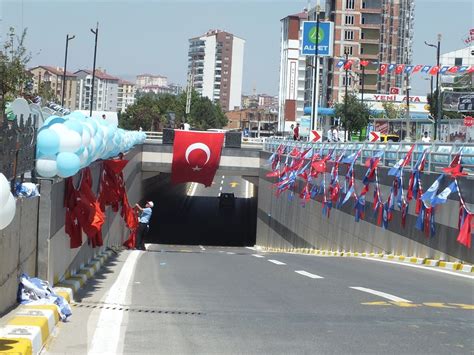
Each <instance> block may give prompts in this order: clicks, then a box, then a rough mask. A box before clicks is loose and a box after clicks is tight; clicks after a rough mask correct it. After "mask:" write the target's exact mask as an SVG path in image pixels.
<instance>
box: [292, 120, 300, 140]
mask: <svg viewBox="0 0 474 355" xmlns="http://www.w3.org/2000/svg"><path fill="white" fill-rule="evenodd" d="M293 140H294V141H299V140H300V124H299V123H297V124H296V127H295V128H294V129H293Z"/></svg>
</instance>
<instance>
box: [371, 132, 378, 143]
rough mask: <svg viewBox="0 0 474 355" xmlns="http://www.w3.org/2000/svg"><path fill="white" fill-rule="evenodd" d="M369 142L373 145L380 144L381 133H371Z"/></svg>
mask: <svg viewBox="0 0 474 355" xmlns="http://www.w3.org/2000/svg"><path fill="white" fill-rule="evenodd" d="M369 141H370V142H371V143H373V142H379V141H380V132H375V131H372V132H370V133H369Z"/></svg>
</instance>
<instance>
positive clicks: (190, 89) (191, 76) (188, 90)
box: [184, 66, 194, 122]
mask: <svg viewBox="0 0 474 355" xmlns="http://www.w3.org/2000/svg"><path fill="white" fill-rule="evenodd" d="M193 85H194V66H193V67H192V68H191V71H190V72H189V74H188V86H187V87H186V111H185V115H184V121H185V122H187V118H188V115H189V113H190V112H191V98H192V94H193Z"/></svg>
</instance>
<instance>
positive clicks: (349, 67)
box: [344, 59, 354, 70]
mask: <svg viewBox="0 0 474 355" xmlns="http://www.w3.org/2000/svg"><path fill="white" fill-rule="evenodd" d="M353 62H354V61H353V60H351V59H349V60H348V61H347V62H346V64H344V69H346V70H349V69H351V68H352V63H353Z"/></svg>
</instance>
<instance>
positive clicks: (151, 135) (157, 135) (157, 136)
mask: <svg viewBox="0 0 474 355" xmlns="http://www.w3.org/2000/svg"><path fill="white" fill-rule="evenodd" d="M145 134H146V140H147V141H152V142H156V141H161V140H163V132H151V131H146V132H145Z"/></svg>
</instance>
